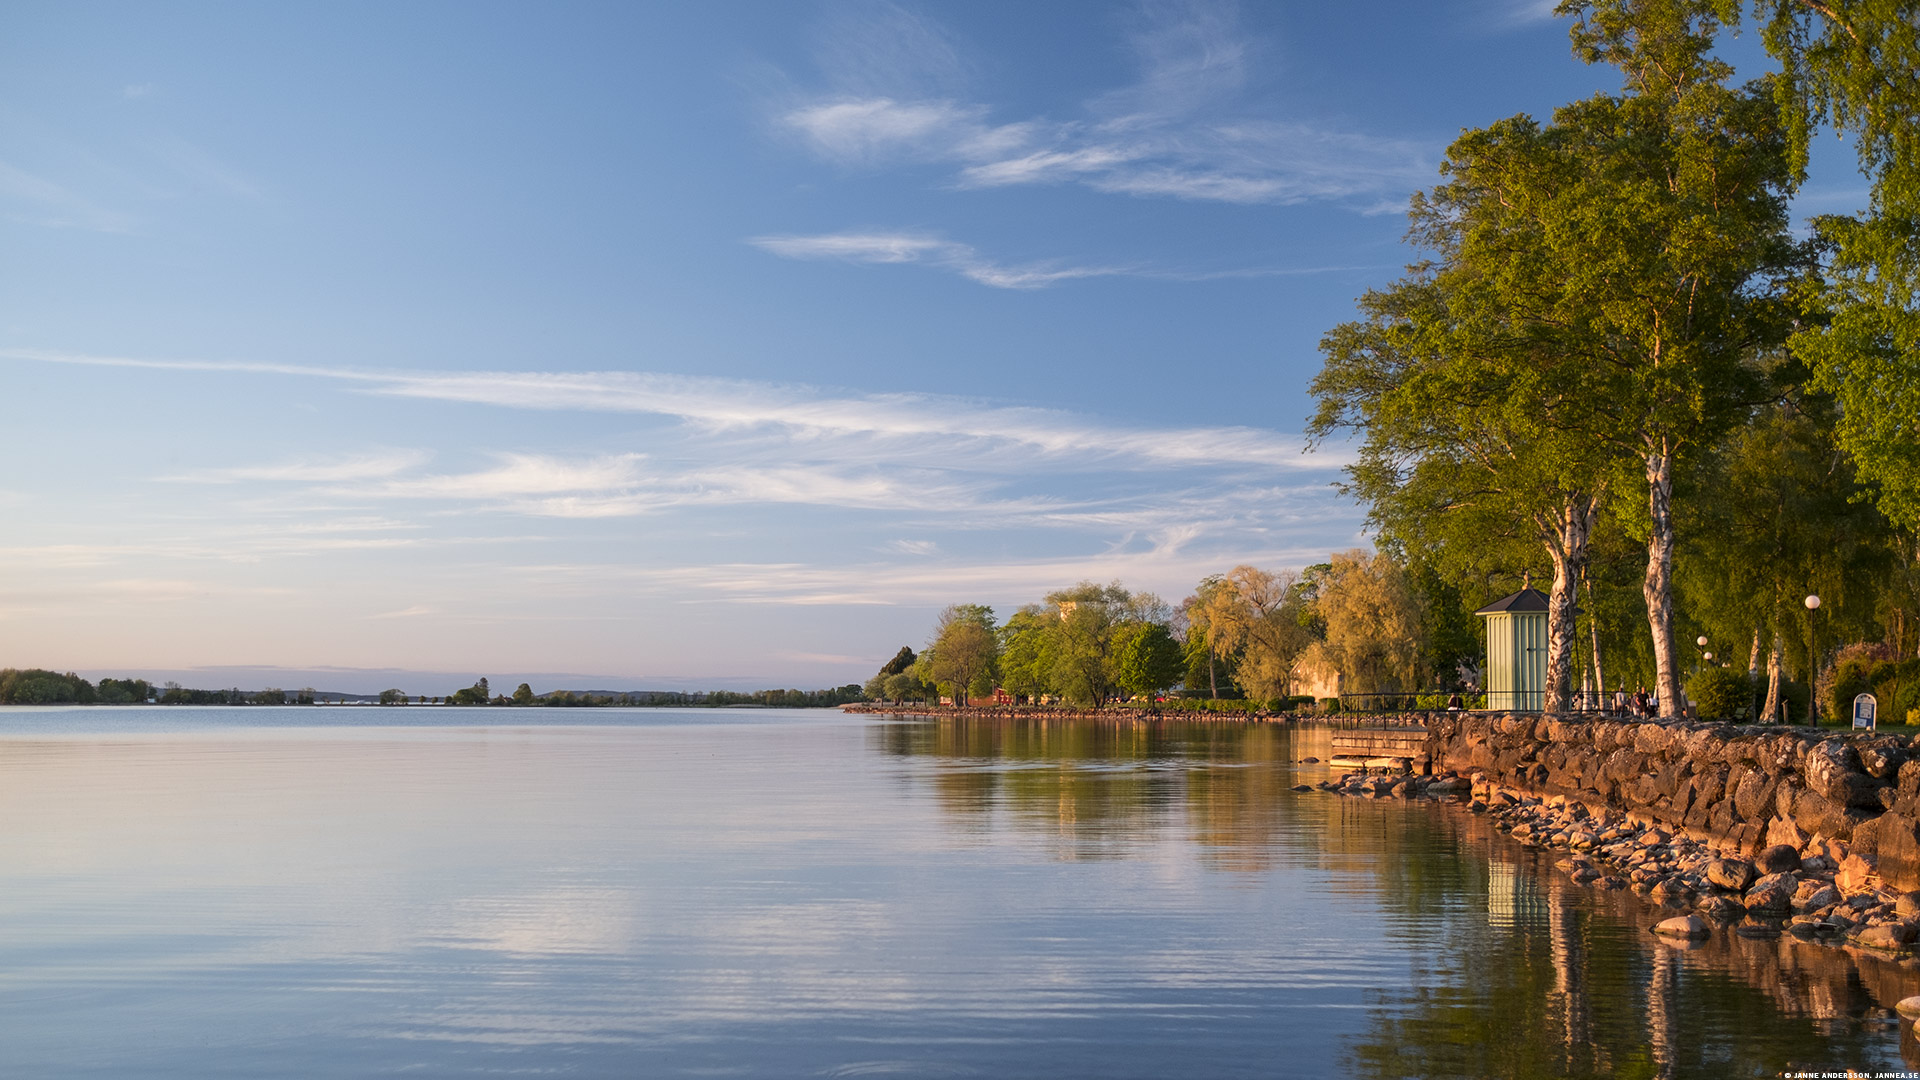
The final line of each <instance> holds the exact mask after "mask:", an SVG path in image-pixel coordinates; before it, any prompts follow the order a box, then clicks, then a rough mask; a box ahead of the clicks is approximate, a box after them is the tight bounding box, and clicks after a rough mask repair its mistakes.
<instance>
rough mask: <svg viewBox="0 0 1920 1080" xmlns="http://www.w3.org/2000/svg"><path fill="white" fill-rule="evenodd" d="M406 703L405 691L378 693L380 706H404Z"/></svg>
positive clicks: (383, 691)
mask: <svg viewBox="0 0 1920 1080" xmlns="http://www.w3.org/2000/svg"><path fill="white" fill-rule="evenodd" d="M406 703H407V692H406V691H405V690H382V691H380V704H382V705H405V704H406Z"/></svg>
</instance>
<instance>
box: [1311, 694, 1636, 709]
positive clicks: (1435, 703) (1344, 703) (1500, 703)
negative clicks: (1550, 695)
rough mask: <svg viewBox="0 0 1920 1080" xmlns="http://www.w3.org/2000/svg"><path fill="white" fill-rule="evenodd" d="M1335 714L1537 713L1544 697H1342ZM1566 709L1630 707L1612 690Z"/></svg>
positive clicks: (1578, 697)
mask: <svg viewBox="0 0 1920 1080" xmlns="http://www.w3.org/2000/svg"><path fill="white" fill-rule="evenodd" d="M1324 700H1331V701H1337V702H1338V705H1337V706H1336V707H1335V710H1334V711H1337V712H1359V713H1407V712H1447V711H1449V710H1459V711H1463V712H1540V711H1542V710H1543V709H1545V708H1546V695H1545V694H1544V693H1542V692H1541V691H1538V690H1533V691H1526V690H1506V691H1500V690H1496V691H1493V692H1491V693H1468V692H1466V691H1460V692H1458V693H1456V692H1453V691H1448V690H1424V691H1416V692H1404V691H1396V692H1383V693H1373V694H1341V695H1340V696H1339V697H1338V698H1333V699H1323V701H1324ZM1568 707H1569V708H1571V709H1572V710H1573V711H1574V712H1583V713H1625V712H1631V711H1632V705H1631V703H1630V702H1629V701H1627V699H1626V696H1625V695H1624V694H1619V693H1615V692H1614V691H1611V690H1575V691H1573V693H1572V695H1571V696H1570V697H1569V699H1568Z"/></svg>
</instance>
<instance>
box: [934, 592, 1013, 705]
mask: <svg viewBox="0 0 1920 1080" xmlns="http://www.w3.org/2000/svg"><path fill="white" fill-rule="evenodd" d="M999 661H1000V640H999V638H998V637H997V636H996V634H995V626H994V621H993V609H992V608H990V607H985V606H983V605H980V604H955V605H952V606H950V607H948V608H947V609H946V610H945V611H942V612H941V613H940V619H939V622H938V623H937V624H936V625H935V628H934V641H933V644H931V645H929V646H927V649H926V651H925V652H923V653H921V654H920V656H919V658H918V659H917V660H916V661H915V662H914V665H913V668H914V670H915V672H916V673H918V674H919V675H920V677H921V678H923V679H924V680H926V681H927V682H929V683H932V684H934V685H935V686H938V687H940V688H941V689H942V690H943V691H944V692H945V693H947V694H948V695H949V696H950V697H952V698H953V700H954V703H955V704H959V705H964V704H966V703H967V698H968V695H970V694H972V693H975V692H984V693H991V692H992V691H993V680H994V677H995V676H996V675H997V674H998V667H999ZM982 687H984V689H980V688H982Z"/></svg>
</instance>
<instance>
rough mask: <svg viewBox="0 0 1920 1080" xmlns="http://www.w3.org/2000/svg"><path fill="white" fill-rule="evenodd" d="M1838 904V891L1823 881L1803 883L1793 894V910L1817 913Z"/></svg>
mask: <svg viewBox="0 0 1920 1080" xmlns="http://www.w3.org/2000/svg"><path fill="white" fill-rule="evenodd" d="M1839 902H1840V890H1839V889H1836V888H1834V887H1833V886H1831V885H1829V884H1827V883H1826V882H1824V881H1803V882H1801V883H1800V887H1799V888H1798V889H1795V890H1794V893H1793V910H1795V911H1798V912H1802V913H1804V912H1809V911H1819V910H1820V909H1821V908H1827V907H1832V906H1833V905H1835V904H1837V903H1839Z"/></svg>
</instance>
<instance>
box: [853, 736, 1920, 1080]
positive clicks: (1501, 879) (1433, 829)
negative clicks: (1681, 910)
mask: <svg viewBox="0 0 1920 1080" xmlns="http://www.w3.org/2000/svg"><path fill="white" fill-rule="evenodd" d="M1316 737H1317V739H1318V741H1317V742H1316V741H1315V739H1316ZM873 738H874V739H875V741H876V749H880V750H882V751H884V752H886V753H890V754H895V755H899V756H902V757H912V758H923V759H931V760H932V761H933V762H934V765H935V767H934V768H932V769H931V770H930V771H928V772H926V773H923V774H921V775H923V776H924V778H925V780H926V782H927V783H929V784H930V785H931V787H932V790H933V791H934V793H935V794H936V797H937V798H938V799H939V800H940V803H941V805H942V806H943V807H944V808H945V810H946V811H947V812H948V815H949V820H950V822H951V823H952V824H954V825H955V826H958V827H961V828H964V829H968V830H982V831H984V830H986V829H988V828H990V827H991V822H992V821H993V820H995V819H996V815H1002V814H1004V818H1003V820H1005V821H1007V822H1010V823H1012V824H1013V825H1014V826H1015V827H1017V828H1019V829H1022V830H1029V831H1033V832H1036V833H1038V832H1046V833H1051V834H1054V835H1057V836H1058V837H1059V840H1060V842H1061V844H1062V852H1063V854H1066V855H1068V856H1070V857H1087V856H1107V857H1125V856H1126V855H1127V854H1128V853H1129V852H1128V845H1127V842H1126V838H1127V837H1129V836H1136V835H1140V834H1142V833H1146V832H1151V831H1153V830H1156V829H1176V828H1178V829H1184V831H1185V833H1186V834H1187V835H1188V836H1189V837H1190V839H1191V841H1192V842H1193V843H1194V844H1195V845H1197V847H1198V848H1199V849H1200V850H1201V851H1202V852H1203V860H1204V862H1205V864H1206V865H1208V866H1210V867H1211V868H1213V869H1216V870H1222V871H1230V872H1236V873H1245V874H1254V873H1258V872H1261V871H1264V870H1267V869H1269V868H1271V867H1274V866H1287V867H1294V868H1299V867H1310V868H1315V869H1318V870H1322V871H1325V872H1326V873H1327V876H1326V878H1325V882H1326V887H1327V888H1328V890H1329V891H1330V893H1331V895H1329V896H1327V897H1325V898H1324V901H1325V903H1326V906H1327V910H1328V917H1329V918H1338V917H1339V912H1340V910H1341V906H1342V901H1343V899H1352V900H1356V901H1360V900H1364V901H1365V902H1367V903H1369V904H1372V905H1377V906H1379V907H1381V908H1383V909H1384V910H1386V911H1387V912H1389V913H1390V914H1391V915H1393V916H1395V917H1394V918H1392V919H1391V920H1390V921H1389V924H1388V925H1389V926H1390V930H1389V931H1388V932H1389V933H1390V935H1392V936H1393V937H1394V938H1395V940H1396V943H1397V944H1400V945H1403V946H1404V947H1405V949H1406V950H1407V955H1408V957H1409V959H1410V961H1411V962H1412V965H1413V968H1414V971H1413V979H1412V985H1411V987H1410V988H1407V989H1382V990H1380V991H1378V992H1376V994H1375V995H1374V996H1373V999H1372V1001H1371V1003H1370V1017H1371V1018H1370V1021H1369V1024H1368V1028H1367V1031H1366V1033H1365V1034H1364V1035H1361V1036H1359V1037H1357V1038H1355V1039H1353V1040H1351V1041H1350V1043H1349V1046H1348V1049H1347V1052H1346V1054H1345V1065H1346V1066H1347V1067H1348V1068H1349V1069H1350V1070H1351V1071H1352V1073H1353V1074H1355V1075H1358V1076H1368V1077H1442V1076H1449V1077H1451V1076H1460V1077H1468V1076H1512V1077H1534V1076H1539V1077H1557V1076H1571V1077H1601V1076H1656V1077H1683V1076H1757V1075H1769V1076H1770V1075H1778V1074H1780V1073H1781V1072H1783V1071H1786V1070H1790V1069H1796V1068H1807V1069H1816V1070H1821V1071H1836V1070H1845V1069H1854V1070H1859V1071H1871V1070H1875V1069H1887V1068H1893V1067H1898V1065H1899V1063H1900V1061H1901V1060H1902V1059H1903V1058H1904V1059H1905V1061H1906V1063H1907V1064H1908V1065H1910V1066H1914V1067H1920V1043H1917V1042H1916V1036H1915V1035H1914V1032H1913V1027H1912V1025H1911V1024H1906V1025H1903V1026H1902V1027H1901V1028H1900V1029H1898V1030H1897V1031H1896V1029H1895V1028H1894V1027H1893V1026H1891V1024H1890V1023H1888V1022H1886V1021H1885V1019H1884V1016H1886V1015H1889V1014H1887V1013H1886V1010H1888V1009H1890V1008H1891V1006H1892V1005H1893V1004H1894V1003H1895V1002H1897V1001H1899V1000H1900V999H1901V998H1903V997H1906V996H1910V995H1914V994H1920V968H1916V966H1915V965H1914V964H1912V963H1900V962H1895V961H1892V960H1889V959H1886V958H1883V957H1880V956H1878V955H1875V954H1871V953H1867V952H1863V951H1858V950H1843V949H1835V948H1831V947H1828V946H1824V945H1817V944H1813V943H1809V942H1803V941H1800V940H1798V939H1796V938H1794V937H1792V936H1790V935H1777V936H1774V937H1770V938H1754V937H1745V936H1741V935H1740V934H1737V933H1735V932H1734V931H1733V930H1732V929H1731V928H1720V929H1717V930H1716V932H1715V933H1714V935H1713V936H1712V937H1710V938H1708V939H1706V940H1704V941H1698V942H1689V943H1681V944H1678V945H1676V944H1670V943H1667V942H1664V941H1662V940H1660V939H1656V938H1655V937H1654V936H1653V935H1652V934H1651V933H1650V928H1651V927H1652V925H1653V924H1654V923H1655V922H1657V921H1659V920H1660V919H1662V918H1665V917H1668V916H1670V915H1673V914H1675V913H1676V912H1675V911H1673V910H1671V909H1661V908H1658V907H1655V906H1653V905H1651V904H1649V903H1648V902H1647V901H1645V900H1642V899H1641V898H1639V897H1637V896H1635V895H1633V894H1632V893H1630V892H1625V891H1621V892H1609V891H1605V890H1597V889H1593V888H1589V887H1584V886H1579V885H1575V884H1573V883H1572V882H1571V881H1569V880H1567V879H1566V877H1565V876H1564V875H1563V874H1561V873H1559V872H1557V871H1556V870H1555V869H1554V868H1553V862H1554V860H1555V858H1556V857H1557V853H1554V852H1549V851H1543V850H1540V849H1534V848H1529V847H1526V846H1524V845H1522V844H1519V843H1516V842H1515V841H1513V840H1512V839H1511V838H1509V837H1506V836H1505V835H1503V834H1501V833H1499V832H1498V831H1497V830H1495V829H1494V828H1493V827H1492V825H1491V823H1490V822H1488V821H1487V820H1486V819H1484V818H1478V817H1475V816H1473V815H1471V814H1468V813H1466V812H1465V811H1464V810H1462V809H1460V808H1457V807H1451V806H1439V805H1432V804H1408V803H1403V802H1394V801H1385V802H1370V801H1361V800H1353V799H1342V798H1336V797H1332V796H1328V795H1324V794H1322V793H1319V792H1309V793H1295V792H1293V791H1292V790H1290V788H1291V787H1292V785H1293V784H1295V783H1298V782H1300V781H1301V780H1302V779H1307V780H1312V779H1318V778H1320V777H1323V776H1325V775H1327V774H1326V773H1325V772H1324V771H1323V770H1314V769H1313V768H1311V767H1298V766H1295V765H1293V764H1292V762H1294V761H1296V760H1297V759H1298V758H1301V757H1304V756H1308V755H1314V756H1319V757H1322V758H1324V757H1325V756H1327V755H1326V753H1325V749H1324V745H1323V744H1324V741H1325V739H1324V732H1319V733H1315V732H1305V731H1289V730H1287V729H1285V728H1281V727H1277V726H1266V725H1227V724H1201V723H1181V722H1177V721H1169V722H1164V723H1158V724H1154V723H1144V724H1132V723H1110V724H1098V723H1086V722H1080V723H1068V724H1062V723H1052V724H1045V723H1025V722H1020V721H1013V720H1006V721H979V720H975V721H966V722H951V721H949V722H939V723H916V724H896V725H889V726H886V727H884V728H879V729H876V731H875V734H874V736H873ZM1316 751H1317V752H1316ZM1896 1055H1898V1056H1896Z"/></svg>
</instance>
